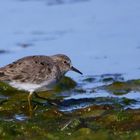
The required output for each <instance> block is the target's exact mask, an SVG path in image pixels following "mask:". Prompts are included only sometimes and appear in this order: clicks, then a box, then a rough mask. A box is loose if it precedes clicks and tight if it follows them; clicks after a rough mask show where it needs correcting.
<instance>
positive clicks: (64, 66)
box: [51, 54, 82, 74]
mask: <svg viewBox="0 0 140 140" xmlns="http://www.w3.org/2000/svg"><path fill="white" fill-rule="evenodd" d="M51 58H52V59H53V61H54V62H55V63H57V65H58V66H59V69H60V71H61V73H62V74H65V73H66V72H68V71H70V70H72V71H75V72H77V73H79V74H82V72H80V71H79V70H78V69H76V68H75V67H73V65H72V63H71V60H70V58H69V57H68V56H66V55H64V54H57V55H53V56H51Z"/></svg>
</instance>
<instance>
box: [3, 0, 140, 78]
mask: <svg viewBox="0 0 140 140" xmlns="http://www.w3.org/2000/svg"><path fill="white" fill-rule="evenodd" d="M139 13H140V2H139V1H138V0H135V1H131V0H127V2H126V1H125V0H124V1H121V0H117V1H114V0H107V1H104V0H4V1H2V2H1V4H0V16H1V22H0V36H1V45H0V60H1V62H0V66H3V65H5V64H8V63H10V62H12V61H14V60H16V59H18V58H21V57H23V56H27V55H34V54H43V55H52V54H57V53H64V54H67V55H68V56H69V57H70V58H71V59H72V61H73V64H74V65H75V66H76V67H78V68H79V69H80V70H81V71H82V72H83V73H84V75H98V74H104V73H123V74H124V75H125V77H126V78H129V79H130V78H137V77H138V76H139V71H140V64H139V62H138V61H139V59H140V55H139V54H140V40H139V35H140V26H139V25H140V20H139V19H140V14H139ZM71 74H72V73H71ZM73 76H74V77H75V76H77V75H75V74H74V75H73Z"/></svg>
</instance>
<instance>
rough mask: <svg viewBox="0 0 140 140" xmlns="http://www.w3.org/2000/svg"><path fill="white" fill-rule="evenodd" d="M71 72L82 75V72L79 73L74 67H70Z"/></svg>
mask: <svg viewBox="0 0 140 140" xmlns="http://www.w3.org/2000/svg"><path fill="white" fill-rule="evenodd" d="M71 70H72V71H75V72H77V73H79V74H81V75H82V74H83V73H82V72H80V71H79V70H78V69H76V68H75V67H73V66H71Z"/></svg>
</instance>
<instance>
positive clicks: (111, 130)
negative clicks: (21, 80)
mask: <svg viewBox="0 0 140 140" xmlns="http://www.w3.org/2000/svg"><path fill="white" fill-rule="evenodd" d="M118 76H119V77H122V76H120V75H118ZM119 77H117V76H116V75H114V76H113V75H106V76H93V77H91V78H90V77H88V78H87V77H85V78H84V77H83V79H82V80H80V81H83V82H84V84H80V83H79V84H77V83H76V82H75V81H74V80H72V79H71V78H69V77H64V78H63V79H62V80H61V81H60V83H59V84H58V85H57V86H56V87H55V89H54V91H52V92H51V93H49V92H48V93H47V92H42V93H39V95H40V96H41V97H42V99H40V98H37V97H35V96H34V97H33V99H32V103H33V106H34V112H33V115H32V117H31V118H30V117H29V114H28V103H27V93H26V92H24V91H17V90H16V89H13V88H11V87H9V86H8V85H6V84H4V83H0V137H1V139H10V140H12V139H13V140H15V139H17V140H18V139H33V140H38V139H44V138H45V139H48V140H59V139H61V140H63V139H64V140H65V139H68V140H85V139H89V140H92V139H93V138H94V139H104V140H108V139H112V140H115V139H116V137H117V138H118V139H125V140H131V139H138V138H139V136H140V132H139V129H140V126H139V121H140V117H139V116H140V111H139V109H135V106H136V105H139V98H137V97H136V98H130V97H129V96H130V95H129V94H133V92H134V93H135V92H139V84H140V80H139V79H138V80H129V81H124V80H122V78H119ZM104 78H105V79H104ZM119 79H120V80H119ZM95 81H96V83H102V84H101V86H98V87H95V86H94V87H92V85H94V84H95ZM88 84H91V85H90V87H88ZM93 89H94V91H93V92H91V91H92V90H93ZM21 92H22V94H21ZM19 93H20V94H19ZM106 93H108V94H106ZM85 95H86V96H85ZM97 95H98V96H97ZM99 95H100V96H99ZM108 95H109V96H108ZM127 95H129V96H127ZM132 96H133V95H132ZM50 103H54V104H50Z"/></svg>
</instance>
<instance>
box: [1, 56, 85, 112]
mask: <svg viewBox="0 0 140 140" xmlns="http://www.w3.org/2000/svg"><path fill="white" fill-rule="evenodd" d="M69 70H72V71H75V72H77V73H79V74H82V73H81V72H80V71H79V70H78V69H76V68H75V67H73V66H72V63H71V60H70V58H69V57H68V56H66V55H64V54H57V55H53V56H44V55H35V56H27V57H24V58H21V59H19V60H17V61H15V62H13V63H11V64H8V65H6V66H4V67H1V68H0V81H2V82H6V83H8V84H9V85H10V86H12V87H14V88H17V89H19V90H25V91H28V92H29V96H28V103H29V109H30V110H31V97H32V94H33V93H34V92H35V91H40V90H41V89H42V88H44V87H45V89H46V90H50V89H51V88H52V87H53V86H54V85H55V84H56V83H57V82H58V81H59V80H60V79H61V78H62V77H63V76H64V75H65V73H66V72H68V71H69Z"/></svg>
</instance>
